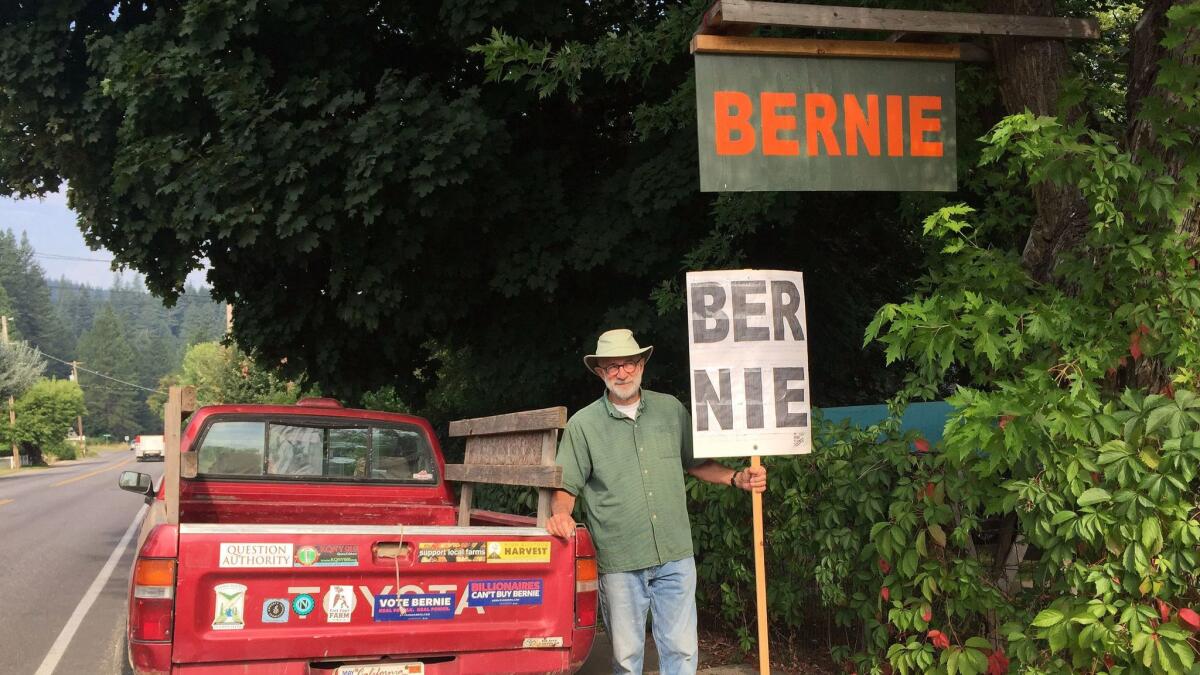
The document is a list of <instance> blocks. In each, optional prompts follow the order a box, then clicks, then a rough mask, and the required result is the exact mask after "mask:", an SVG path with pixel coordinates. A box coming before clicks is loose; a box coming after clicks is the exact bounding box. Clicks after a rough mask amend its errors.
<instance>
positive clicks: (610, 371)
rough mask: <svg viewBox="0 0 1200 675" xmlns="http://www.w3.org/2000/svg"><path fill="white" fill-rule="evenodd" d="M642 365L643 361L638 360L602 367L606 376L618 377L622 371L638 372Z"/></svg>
mask: <svg viewBox="0 0 1200 675" xmlns="http://www.w3.org/2000/svg"><path fill="white" fill-rule="evenodd" d="M641 364H642V360H641V359H638V360H637V361H626V362H624V363H613V364H611V365H607V366H601V369H602V370H603V371H604V374H605V375H608V376H609V377H616V376H617V373H620V372H622V371H624V372H627V373H632V372H633V371H635V370H637V367H638V366H640V365H641Z"/></svg>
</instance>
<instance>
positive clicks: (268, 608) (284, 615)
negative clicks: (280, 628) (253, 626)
mask: <svg viewBox="0 0 1200 675" xmlns="http://www.w3.org/2000/svg"><path fill="white" fill-rule="evenodd" d="M290 606H291V603H289V602H288V600H287V598H270V599H267V600H263V608H262V622H263V623H287V620H288V617H289V612H288V608H289V607H290Z"/></svg>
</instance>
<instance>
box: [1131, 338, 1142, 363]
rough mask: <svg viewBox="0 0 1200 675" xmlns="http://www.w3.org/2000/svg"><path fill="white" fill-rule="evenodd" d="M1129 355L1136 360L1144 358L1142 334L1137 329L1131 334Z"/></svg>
mask: <svg viewBox="0 0 1200 675" xmlns="http://www.w3.org/2000/svg"><path fill="white" fill-rule="evenodd" d="M1129 355H1130V356H1132V357H1133V360H1134V361H1137V360H1138V359H1140V358H1142V334H1141V333H1138V332H1137V331H1134V332H1133V333H1131V334H1130V335H1129Z"/></svg>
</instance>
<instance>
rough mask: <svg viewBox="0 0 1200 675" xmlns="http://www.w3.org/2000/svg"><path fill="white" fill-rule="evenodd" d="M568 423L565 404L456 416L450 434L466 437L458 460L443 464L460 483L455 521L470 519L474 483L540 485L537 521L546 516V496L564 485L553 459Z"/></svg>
mask: <svg viewBox="0 0 1200 675" xmlns="http://www.w3.org/2000/svg"><path fill="white" fill-rule="evenodd" d="M566 426H567V409H566V408H564V407H561V406H559V407H555V408H543V409H541V410H526V411H523V412H515V413H508V414H505V415H494V416H491V417H475V418H472V419H465V420H455V421H453V422H451V423H450V432H449V435H450V436H451V437H458V438H461V437H465V438H466V439H467V447H466V453H465V456H464V458H463V463H462V464H447V465H446V480H451V481H456V482H459V483H462V492H461V493H460V495H459V505H458V524H459V526H462V527H466V526H468V525H470V524H471V502H472V500H473V499H474V496H475V483H498V484H501V485H525V486H529V487H536V488H537V489H538V511H537V526H538V527H542V528H544V527H546V522H547V521H549V520H550V499H551V496H552V495H553V494H554V490H556V489H559V488H561V487H562V467H560V466H557V465H555V463H554V457H555V454H556V453H557V452H558V432H559V430H560V429H564V428H566Z"/></svg>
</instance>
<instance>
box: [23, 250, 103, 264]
mask: <svg viewBox="0 0 1200 675" xmlns="http://www.w3.org/2000/svg"><path fill="white" fill-rule="evenodd" d="M33 255H35V256H37V257H39V258H49V259H51V260H78V261H80V262H98V263H111V262H113V259H112V258H83V257H80V256H77V255H62V254H60V253H37V252H34V254H33Z"/></svg>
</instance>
